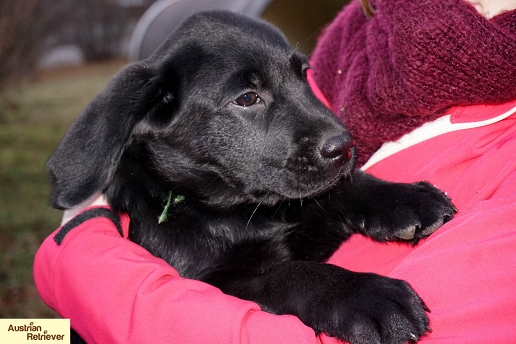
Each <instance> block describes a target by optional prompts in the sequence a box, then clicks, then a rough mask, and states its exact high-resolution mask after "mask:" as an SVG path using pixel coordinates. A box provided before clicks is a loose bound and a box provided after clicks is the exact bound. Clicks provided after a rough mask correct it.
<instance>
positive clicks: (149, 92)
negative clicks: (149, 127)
mask: <svg viewBox="0 0 516 344" xmlns="http://www.w3.org/2000/svg"><path fill="white" fill-rule="evenodd" d="M153 75H154V73H153V71H152V68H151V67H150V66H148V65H146V62H145V61H142V62H136V63H133V64H131V65H129V66H127V67H125V68H124V69H123V70H122V71H120V72H119V73H118V74H117V75H116V76H115V77H114V78H113V79H112V80H111V82H110V83H109V84H108V85H107V87H106V89H105V90H104V91H103V92H101V93H100V94H98V95H97V96H96V97H95V98H94V99H93V101H92V102H91V103H90V104H89V105H88V106H87V107H86V109H85V110H84V111H83V113H82V114H81V115H80V116H79V117H78V118H77V119H76V120H75V122H74V123H73V124H72V126H71V127H70V129H69V130H68V132H67V133H66V135H65V137H64V138H63V140H62V141H61V143H60V144H59V146H58V147H57V149H56V150H55V152H54V154H53V155H52V157H51V158H50V160H49V162H48V164H47V169H48V172H49V174H50V176H51V180H52V189H53V190H52V205H53V206H54V207H56V208H58V209H68V208H71V207H74V206H76V205H78V204H80V203H82V202H84V201H85V200H86V199H88V198H89V197H90V196H92V195H93V194H94V193H96V192H99V191H103V190H104V189H105V188H106V186H107V185H108V183H109V181H110V180H111V178H112V176H113V174H114V172H115V170H116V167H117V164H118V162H119V161H120V157H121V155H122V153H123V150H124V148H125V146H126V145H127V144H128V141H129V139H130V137H131V133H132V130H133V128H134V126H135V125H136V124H137V123H138V122H140V121H141V120H142V119H143V118H145V117H146V116H147V114H148V113H149V112H150V111H151V110H152V109H153V108H154V107H155V106H156V104H158V103H159V102H161V100H162V98H163V96H164V95H163V93H164V91H163V89H162V85H161V78H159V77H154V76H153ZM167 97H168V98H170V94H169V93H168V91H167Z"/></svg>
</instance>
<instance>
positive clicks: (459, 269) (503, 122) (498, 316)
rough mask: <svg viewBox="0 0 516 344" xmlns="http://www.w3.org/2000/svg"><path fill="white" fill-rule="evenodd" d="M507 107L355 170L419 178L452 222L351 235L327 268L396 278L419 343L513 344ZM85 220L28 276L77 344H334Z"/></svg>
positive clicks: (386, 151) (514, 182)
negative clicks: (426, 314) (411, 234)
mask: <svg viewBox="0 0 516 344" xmlns="http://www.w3.org/2000/svg"><path fill="white" fill-rule="evenodd" d="M514 112H516V101H514V102H512V103H508V104H505V105H499V106H474V107H464V108H455V109H453V110H451V111H449V112H448V113H447V115H446V116H444V117H442V118H440V119H438V120H437V121H435V122H431V123H427V124H425V125H424V126H423V127H421V128H419V129H416V131H414V132H412V133H411V134H408V135H406V136H404V137H403V138H402V139H401V140H400V141H398V142H396V143H388V144H385V145H384V146H383V147H382V148H381V149H380V150H379V151H378V152H377V153H376V154H375V155H374V156H373V157H372V158H371V160H370V161H369V163H368V164H367V165H366V166H365V168H366V169H367V171H368V172H370V173H372V174H374V175H376V176H378V177H381V178H384V179H388V180H393V181H399V182H412V181H417V180H428V181H430V182H432V183H433V184H436V185H437V186H439V187H440V188H441V189H442V190H444V191H446V192H447V193H448V195H449V196H450V197H451V198H452V200H453V202H454V203H455V205H456V206H457V208H458V209H459V212H458V214H457V216H456V217H455V218H454V219H453V220H452V221H450V222H449V223H447V224H446V225H444V226H443V227H442V228H441V229H439V230H438V231H437V232H435V233H434V234H432V236H431V237H430V238H428V239H426V240H424V241H423V242H421V243H420V244H419V245H418V246H417V247H410V246H405V245H400V244H379V243H376V242H372V241H371V240H369V239H367V238H364V237H361V236H359V235H355V236H354V237H352V238H351V239H350V240H349V241H348V242H346V243H344V244H343V245H342V247H341V248H340V249H339V250H338V251H337V252H336V253H335V254H334V255H333V257H332V258H331V259H330V262H331V263H333V264H337V265H340V266H343V267H345V268H348V269H351V270H356V271H372V272H377V273H380V274H383V275H387V276H391V277H395V278H401V279H405V280H407V281H408V282H409V283H410V284H411V285H412V286H413V287H414V288H415V290H416V291H417V292H418V293H419V294H420V295H421V296H422V297H423V299H424V300H425V302H426V303H427V305H428V306H429V308H430V309H431V310H432V313H431V314H430V321H431V327H432V329H433V333H431V334H429V335H428V336H426V337H424V338H423V339H422V341H421V343H429V344H430V343H450V344H460V343H467V344H475V343H478V344H480V343H482V344H484V343H516V159H514V154H515V152H516V115H513V113H514ZM128 224H129V219H128V218H127V217H123V218H122V227H123V232H124V238H122V237H121V236H120V234H119V233H118V231H117V229H116V227H115V226H114V225H113V223H112V222H111V221H109V220H108V219H105V218H96V219H92V220H89V221H87V222H85V223H84V224H82V225H80V226H79V227H77V228H75V229H73V230H72V231H71V232H70V233H68V234H67V235H66V236H65V237H64V240H63V242H62V244H61V245H57V244H56V242H55V241H54V239H53V237H54V235H55V233H53V234H52V235H50V236H49V237H48V238H47V239H46V240H45V241H44V242H43V244H42V246H41V248H40V249H39V251H38V253H37V255H36V258H35V263H34V278H35V282H36V286H37V289H38V291H39V293H40V295H41V297H42V298H43V300H44V301H45V302H46V303H47V304H48V305H49V306H50V307H51V308H53V309H55V310H56V311H57V312H58V313H59V314H60V315H61V316H62V317H64V318H70V319H71V324H72V326H73V327H74V328H75V329H76V330H77V331H78V332H79V333H80V334H81V336H83V338H84V339H86V340H87V341H88V342H89V343H188V344H192V343H254V344H258V343H263V344H270V343H282V344H284V343H287V344H288V343H293V344H294V343H296V344H298V343H336V342H337V341H336V340H334V339H332V338H329V337H327V336H325V335H320V336H316V335H315V334H314V331H313V330H312V329H310V328H308V327H306V326H305V325H303V324H302V323H301V322H300V321H299V320H298V319H297V318H296V317H294V316H289V315H284V316H277V315H271V314H268V313H266V312H263V311H261V310H260V308H259V306H258V305H256V304H255V303H253V302H250V301H244V300H240V299H237V298H235V297H232V296H228V295H225V294H223V293H222V292H220V291H219V290H218V289H216V288H215V287H212V286H210V285H207V284H205V283H202V282H199V281H195V280H188V279H185V278H182V277H180V276H179V275H178V273H177V272H176V271H175V270H174V269H173V268H172V267H171V266H169V265H167V264H166V263H165V262H164V261H163V260H161V259H159V258H156V257H154V256H152V255H151V254H149V253H148V252H147V251H146V250H144V249H143V248H141V247H140V246H138V245H136V244H134V243H132V242H130V241H129V240H127V239H126V238H127V228H128Z"/></svg>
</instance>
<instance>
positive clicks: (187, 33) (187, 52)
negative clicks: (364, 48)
mask: <svg viewBox="0 0 516 344" xmlns="http://www.w3.org/2000/svg"><path fill="white" fill-rule="evenodd" d="M308 68H309V66H308V63H307V61H306V59H305V57H303V56H302V55H301V54H299V53H298V52H296V51H295V50H294V49H292V48H291V47H290V46H289V45H288V44H287V42H286V40H285V39H284V37H283V36H282V35H281V33H279V32H278V31H277V30H276V29H275V28H273V27H271V26H270V25H268V24H266V23H264V22H261V21H256V20H253V19H249V18H246V17H243V16H240V15H236V14H231V13H226V12H210V13H203V14H198V15H195V16H193V17H191V18H190V19H188V20H187V21H186V22H185V23H184V24H183V25H182V26H181V27H180V28H179V29H178V30H177V31H176V32H175V33H174V34H172V35H171V37H170V38H169V39H168V40H167V41H166V42H165V43H164V44H163V45H162V46H161V47H160V48H159V49H158V51H157V52H156V53H155V54H154V55H153V56H151V57H150V58H149V59H147V60H144V61H141V62H136V63H133V64H131V65H129V66H127V67H126V68H125V69H123V70H122V71H121V72H120V73H119V74H118V75H117V76H115V77H114V78H113V80H112V81H111V82H110V84H109V85H108V86H107V88H106V89H105V90H104V91H103V92H102V93H100V94H99V95H98V96H97V97H96V98H95V99H94V100H93V101H92V102H91V104H90V105H89V106H88V107H87V108H86V109H85V111H84V112H83V114H82V115H81V116H80V117H79V118H78V119H77V120H76V122H75V123H74V124H73V125H72V127H71V128H70V130H69V131H68V133H67V135H66V136H65V138H64V139H63V141H62V143H61V144H60V145H59V147H58V148H57V150H56V151H55V153H54V155H53V156H52V158H51V159H50V161H49V164H48V169H49V172H50V175H51V177H52V182H53V196H52V197H53V204H54V206H55V207H57V208H61V209H63V208H70V207H74V206H76V205H78V204H79V203H81V202H83V201H85V200H86V199H87V198H88V197H90V196H91V195H92V194H94V193H96V192H100V191H102V192H104V193H105V194H106V195H107V198H108V200H109V203H110V205H111V206H112V208H113V209H114V210H116V211H119V212H127V213H129V215H130V217H131V228H130V238H131V240H133V241H135V242H136V243H138V244H140V245H142V246H143V247H145V248H146V249H148V250H149V251H150V252H151V253H152V254H154V255H156V256H158V257H162V258H163V259H165V260H166V261H167V262H169V263H170V264H171V265H172V266H173V267H174V268H176V269H177V270H178V271H179V272H180V273H181V275H182V276H184V277H187V278H194V279H198V280H201V281H205V282H207V283H210V284H213V285H215V286H217V287H219V288H221V289H222V290H223V291H224V292H226V293H228V294H232V295H235V296H238V297H241V298H244V299H249V300H253V301H256V302H258V303H259V304H260V305H261V306H262V307H263V309H264V310H266V311H268V312H271V313H276V314H285V313H289V314H295V315H297V316H298V317H299V318H300V319H301V320H302V321H303V322H305V323H306V324H307V325H309V326H311V327H312V328H314V329H315V330H316V332H325V333H327V334H329V335H331V336H336V337H338V338H341V339H344V340H347V341H350V342H351V343H354V344H356V343H389V344H391V343H392V344H394V343H400V342H406V341H417V340H418V339H419V337H420V336H422V335H424V334H425V333H426V332H427V330H428V318H427V315H426V313H425V310H426V307H425V306H424V303H423V301H422V300H421V299H420V298H419V297H418V295H417V294H416V293H415V292H414V291H413V290H412V289H411V288H410V286H409V285H408V284H407V283H405V282H403V281H399V280H394V279H390V278H386V277H382V276H378V275H374V274H364V273H355V272H350V271H347V270H344V269H342V268H339V267H336V266H332V265H328V264H324V263H323V262H324V261H325V260H326V259H327V258H328V257H329V256H330V255H331V254H332V253H333V252H334V251H335V250H336V249H337V248H338V247H339V245H340V244H341V243H342V242H343V241H345V240H346V239H348V238H349V237H350V236H351V235H352V234H354V233H361V234H363V235H366V236H369V237H371V238H373V239H374V240H378V241H381V242H384V241H406V242H409V243H413V244H415V243H417V242H418V241H419V240H420V239H421V238H423V237H425V236H428V235H430V233H432V232H433V231H434V230H436V229H437V228H438V227H439V226H440V225H441V224H442V223H444V222H445V221H447V220H449V219H450V218H451V217H453V214H454V211H455V210H454V207H453V205H452V204H451V203H450V201H449V200H448V198H447V197H446V196H445V195H444V194H442V193H441V192H440V191H439V190H437V189H435V188H434V187H432V186H431V185H429V184H427V183H425V182H420V183H415V184H394V183H389V182H386V181H381V180H378V179H376V178H373V177H372V176H370V175H367V174H365V173H363V172H361V171H359V170H355V169H354V161H355V154H356V152H355V147H354V142H353V139H352V138H351V136H350V135H349V134H348V132H347V131H346V128H345V127H344V126H343V125H342V123H341V122H340V121H339V120H338V119H337V118H336V117H335V116H334V115H333V114H332V113H331V112H330V111H329V110H328V109H327V108H326V107H325V106H324V105H323V104H321V103H320V102H319V101H318V100H317V99H316V98H315V97H314V95H313V94H312V92H311V90H310V87H309V86H308V84H307V81H306V70H307V69H308ZM158 219H160V221H158ZM420 273H424V267H422V270H421V272H420ZM99 307H101V305H99Z"/></svg>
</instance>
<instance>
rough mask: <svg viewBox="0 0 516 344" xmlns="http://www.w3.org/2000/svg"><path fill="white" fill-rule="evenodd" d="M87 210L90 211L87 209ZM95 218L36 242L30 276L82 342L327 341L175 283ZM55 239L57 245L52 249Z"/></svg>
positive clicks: (171, 272) (172, 274) (197, 286)
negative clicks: (41, 241) (62, 235)
mask: <svg viewBox="0 0 516 344" xmlns="http://www.w3.org/2000/svg"><path fill="white" fill-rule="evenodd" d="M90 209H91V208H90ZM121 220H122V221H121V225H122V228H123V234H124V237H125V238H122V237H121V235H120V233H119V231H118V230H117V227H116V226H115V224H114V223H113V222H112V221H111V220H109V219H108V218H106V217H97V218H93V219H90V220H87V221H86V222H84V223H82V224H81V225H79V226H77V227H75V228H73V229H72V230H70V231H69V232H68V233H66V235H64V237H62V240H57V241H56V240H55V238H54V237H55V235H56V234H57V233H58V232H59V231H60V229H58V230H57V231H56V232H54V233H53V234H52V235H50V236H49V237H48V238H47V239H46V240H45V241H44V242H43V244H42V246H41V247H40V249H39V251H38V252H37V254H36V257H35V262H34V279H35V282H36V287H37V289H38V291H39V293H40V295H41V297H42V298H43V300H44V301H45V302H46V303H47V304H48V305H49V306H50V307H51V308H53V309H54V310H56V311H57V312H58V313H59V314H60V315H61V316H62V317H64V318H70V319H71V325H72V327H73V328H74V329H75V330H76V331H77V332H78V333H79V334H80V335H81V336H82V337H83V338H84V339H85V340H86V342H88V343H189V344H191V343H255V344H258V343H263V344H269V343H293V344H294V343H296V344H298V343H310V344H312V343H313V344H315V343H321V342H325V343H329V342H333V340H332V339H330V338H328V337H326V336H324V335H323V336H320V337H316V335H315V333H314V331H313V330H312V329H311V328H309V327H307V326H305V325H304V324H303V323H301V321H300V320H299V319H298V318H297V317H294V316H289V315H283V316H278V315H272V314H269V313H266V312H263V311H261V310H260V307H259V306H258V305H257V304H255V303H253V302H250V301H245V300H240V299H238V298H235V297H232V296H229V295H225V294H223V293H222V292H221V291H220V290H219V289H217V288H215V287H213V286H211V285H208V284H206V283H203V282H200V281H196V280H190V279H185V278H182V277H180V276H179V275H178V273H177V271H176V270H175V269H174V268H172V267H171V266H170V265H168V264H167V263H166V262H165V261H163V260H161V259H159V258H156V257H154V256H152V255H151V254H150V253H149V252H148V251H146V250H145V249H143V248H142V247H140V246H139V245H137V244H135V243H133V242H131V241H129V240H127V239H126V237H127V229H128V222H129V219H128V218H127V217H126V216H122V219H121ZM58 241H60V244H58Z"/></svg>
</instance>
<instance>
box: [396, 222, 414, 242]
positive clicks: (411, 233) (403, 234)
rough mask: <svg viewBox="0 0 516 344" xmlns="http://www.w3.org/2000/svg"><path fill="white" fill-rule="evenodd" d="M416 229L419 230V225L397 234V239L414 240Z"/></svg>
mask: <svg viewBox="0 0 516 344" xmlns="http://www.w3.org/2000/svg"><path fill="white" fill-rule="evenodd" d="M416 229H417V225H413V226H410V227H408V228H405V229H404V230H402V231H399V232H397V233H396V234H394V235H395V236H396V237H397V238H399V239H402V240H412V239H414V236H415V235H416Z"/></svg>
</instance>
